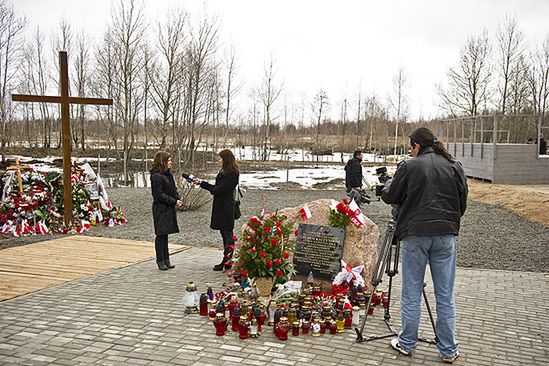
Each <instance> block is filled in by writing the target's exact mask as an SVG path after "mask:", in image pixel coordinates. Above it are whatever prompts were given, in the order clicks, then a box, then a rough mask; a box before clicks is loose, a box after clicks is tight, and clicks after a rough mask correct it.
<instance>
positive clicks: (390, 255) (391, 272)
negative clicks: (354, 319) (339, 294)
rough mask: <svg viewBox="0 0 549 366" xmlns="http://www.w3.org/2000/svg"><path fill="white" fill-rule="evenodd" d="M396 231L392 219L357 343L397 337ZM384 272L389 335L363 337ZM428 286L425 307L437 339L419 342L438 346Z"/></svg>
mask: <svg viewBox="0 0 549 366" xmlns="http://www.w3.org/2000/svg"><path fill="white" fill-rule="evenodd" d="M395 229H396V219H395V218H392V219H391V220H390V221H389V222H388V224H387V232H386V233H385V239H384V241H383V246H382V247H381V252H380V255H379V257H378V259H377V264H376V268H375V271H374V273H373V275H372V280H371V281H370V283H371V284H372V295H371V296H370V298H369V299H368V305H367V306H366V312H365V314H364V319H363V320H362V324H361V326H360V329H359V328H355V332H356V342H357V343H363V342H368V341H375V340H378V339H384V338H389V337H395V336H396V335H397V332H396V331H395V329H394V325H393V323H392V322H391V314H390V309H391V289H392V285H393V277H394V276H395V275H396V274H397V273H398V260H399V256H400V241H399V240H398V239H397V238H396V236H395ZM384 272H385V273H386V274H387V276H388V277H389V286H388V289H387V307H385V314H384V315H383V318H384V320H385V324H386V325H387V328H388V329H389V333H386V334H382V335H373V336H368V337H365V336H363V334H362V333H363V332H364V327H365V325H366V320H368V309H369V308H370V305H371V303H372V298H373V294H374V293H375V291H376V289H377V286H378V285H379V284H380V283H381V282H383V273H384ZM426 285H427V284H426V283H424V284H423V299H424V300H425V305H426V307H427V311H428V312H429V319H430V320H431V325H432V326H433V332H434V334H435V338H434V340H428V339H425V338H423V337H420V338H418V340H419V341H422V342H426V343H430V344H436V343H437V342H438V338H437V334H436V329H435V321H434V319H433V313H432V312H431V307H430V306H429V301H428V300H427V294H426V293H425V286H426Z"/></svg>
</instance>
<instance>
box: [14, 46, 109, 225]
mask: <svg viewBox="0 0 549 366" xmlns="http://www.w3.org/2000/svg"><path fill="white" fill-rule="evenodd" d="M59 86H60V88H61V96H47V95H23V94H12V95H11V98H12V100H13V101H14V102H41V103H59V104H61V121H62V133H63V174H64V177H63V191H64V192H63V193H64V200H65V202H64V205H63V206H64V212H65V225H66V226H67V227H69V226H71V225H72V219H73V217H72V184H71V123H70V113H69V105H70V104H94V105H112V99H101V98H79V97H69V68H68V62H67V52H65V51H60V52H59Z"/></svg>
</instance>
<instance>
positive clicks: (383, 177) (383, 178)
mask: <svg viewBox="0 0 549 366" xmlns="http://www.w3.org/2000/svg"><path fill="white" fill-rule="evenodd" d="M376 175H377V179H378V180H379V184H378V185H377V186H376V196H378V197H379V196H381V191H382V190H383V187H385V183H386V182H387V181H388V180H389V179H391V176H390V175H389V174H387V167H386V166H382V167H381V168H376Z"/></svg>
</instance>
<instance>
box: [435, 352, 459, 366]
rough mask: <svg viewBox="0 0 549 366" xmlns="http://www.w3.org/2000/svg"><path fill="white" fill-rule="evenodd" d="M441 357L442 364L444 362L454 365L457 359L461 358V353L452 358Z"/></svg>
mask: <svg viewBox="0 0 549 366" xmlns="http://www.w3.org/2000/svg"><path fill="white" fill-rule="evenodd" d="M440 357H441V358H442V362H444V363H454V361H455V360H456V358H458V357H459V352H456V354H455V355H453V356H451V357H444V356H442V355H441V356H440Z"/></svg>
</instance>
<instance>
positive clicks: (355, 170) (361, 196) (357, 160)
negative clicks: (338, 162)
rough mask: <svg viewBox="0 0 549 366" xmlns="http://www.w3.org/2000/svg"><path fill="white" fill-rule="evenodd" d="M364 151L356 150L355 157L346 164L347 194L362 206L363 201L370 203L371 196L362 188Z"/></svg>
mask: <svg viewBox="0 0 549 366" xmlns="http://www.w3.org/2000/svg"><path fill="white" fill-rule="evenodd" d="M361 163H362V151H361V150H356V151H355V152H354V153H353V158H352V159H349V161H348V162H347V165H345V187H346V188H347V194H348V195H349V197H350V198H351V199H354V200H355V202H356V203H357V204H358V205H359V206H360V204H361V203H370V197H369V196H368V195H367V194H366V192H364V190H363V189H362V165H361Z"/></svg>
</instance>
